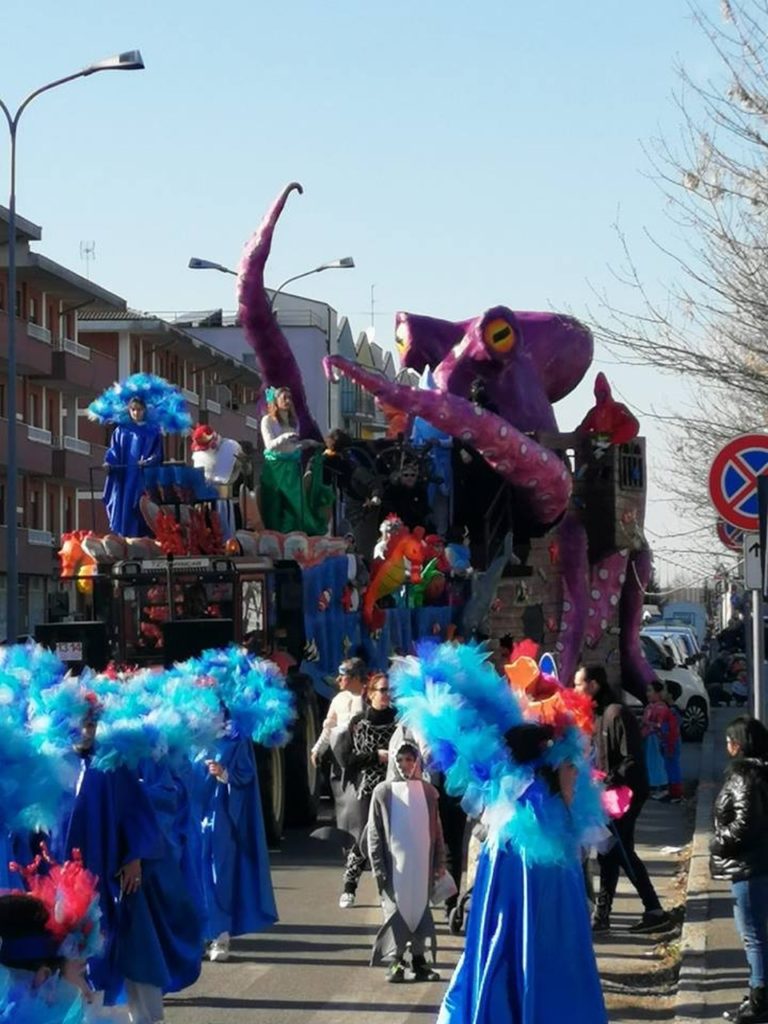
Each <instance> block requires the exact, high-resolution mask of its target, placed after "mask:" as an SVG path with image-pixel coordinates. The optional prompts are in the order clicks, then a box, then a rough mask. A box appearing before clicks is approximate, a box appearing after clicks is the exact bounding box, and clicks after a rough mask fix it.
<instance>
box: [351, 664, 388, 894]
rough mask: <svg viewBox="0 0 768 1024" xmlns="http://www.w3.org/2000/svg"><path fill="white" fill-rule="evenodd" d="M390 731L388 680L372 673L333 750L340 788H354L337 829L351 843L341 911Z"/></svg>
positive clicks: (356, 871) (355, 878) (356, 875)
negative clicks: (358, 709)
mask: <svg viewBox="0 0 768 1024" xmlns="http://www.w3.org/2000/svg"><path fill="white" fill-rule="evenodd" d="M394 731H395V709H394V708H393V707H392V705H391V703H390V699H389V680H388V679H387V677H386V675H385V674H384V673H383V672H381V673H376V674H375V675H372V676H371V678H370V680H369V682H368V687H367V690H366V695H365V698H364V701H363V710H362V711H361V712H360V714H359V715H356V716H355V717H354V718H353V719H352V721H351V722H350V725H349V729H348V730H347V735H346V737H345V742H344V743H339V744H338V746H337V747H336V750H337V756H338V758H339V761H340V763H341V764H342V767H343V768H344V777H343V780H342V782H343V785H344V786H345V787H346V786H350V785H351V786H353V787H354V790H353V792H354V802H353V801H351V800H350V806H349V807H348V810H347V812H346V814H345V819H344V826H341V825H339V827H340V828H341V827H345V828H346V831H347V832H349V834H350V836H351V837H352V840H353V843H352V846H351V848H350V850H349V853H348V854H347V864H346V867H345V869H344V889H343V891H342V893H341V896H340V897H339V906H340V907H341V908H342V910H346V909H348V908H349V907H353V906H354V904H355V899H356V895H357V885H358V882H359V881H360V876H361V875H362V873H363V870H364V868H365V864H366V860H367V858H366V855H365V853H364V852H363V850H362V848H361V846H360V840H361V838H362V834H363V830H364V828H365V826H366V824H367V823H368V811H369V809H370V804H371V794H372V793H373V791H374V789H375V788H376V786H378V784H379V783H380V782H383V781H384V779H385V778H386V774H387V765H388V763H389V743H390V740H391V739H392V735H393V733H394ZM350 796H351V793H350ZM345 799H346V795H345ZM337 824H338V822H337Z"/></svg>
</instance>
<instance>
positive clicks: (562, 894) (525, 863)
mask: <svg viewBox="0 0 768 1024" xmlns="http://www.w3.org/2000/svg"><path fill="white" fill-rule="evenodd" d="M545 789H546V783H544V782H543V781H541V780H537V781H536V782H534V783H533V785H532V787H531V789H530V790H529V791H528V792H527V793H526V794H524V796H523V797H522V798H521V801H522V802H523V803H526V804H528V805H529V806H535V803H536V801H537V800H538V799H540V798H541V797H542V795H543V792H542V791H543V790H545ZM544 799H546V797H544ZM564 827H567V826H565V823H564ZM607 1019H608V1018H607V1016H606V1013H605V1006H604V1004H603V996H602V992H601V989H600V979H599V977H598V974H597V966H596V963H595V957H594V953H593V952H592V932H591V928H590V923H589V913H588V910H587V901H586V895H585V892H584V876H583V874H582V870H581V864H580V862H579V860H578V858H577V857H576V856H575V855H574V857H573V860H572V862H571V863H569V864H546V863H536V862H533V863H532V862H531V861H530V860H529V859H528V858H526V855H525V853H523V852H520V851H519V850H517V849H516V848H515V847H514V846H513V845H512V844H506V845H499V844H497V843H495V842H488V843H486V845H485V847H484V848H483V851H482V853H481V855H480V859H479V861H478V866H477V874H476V876H475V884H474V888H473V890H472V911H471V913H470V915H469V921H468V926H467V941H466V946H465V950H464V955H463V956H462V958H461V960H460V961H459V965H458V967H457V968H456V971H455V973H454V975H453V978H452V979H451V984H450V986H449V988H448V991H447V992H446V995H445V999H444V1001H443V1005H442V1008H441V1011H440V1016H439V1018H438V1024H552V1022H555V1021H568V1024H603V1022H606V1021H607Z"/></svg>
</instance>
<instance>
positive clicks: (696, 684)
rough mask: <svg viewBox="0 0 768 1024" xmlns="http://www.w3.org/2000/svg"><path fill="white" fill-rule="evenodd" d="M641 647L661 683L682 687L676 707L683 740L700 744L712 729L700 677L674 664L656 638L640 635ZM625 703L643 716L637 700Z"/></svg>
mask: <svg viewBox="0 0 768 1024" xmlns="http://www.w3.org/2000/svg"><path fill="white" fill-rule="evenodd" d="M640 643H641V644H642V645H643V654H644V655H645V658H646V661H647V662H648V664H649V665H650V666H651V668H652V669H653V670H654V672H655V673H656V677H657V678H658V680H659V681H660V682H662V683H664V682H666V681H667V680H671V681H672V682H675V683H677V684H678V686H679V687H680V696H679V697H678V698H677V700H676V701H675V705H676V706H677V707H678V708H679V709H680V713H681V715H682V723H681V732H682V735H683V739H684V740H688V741H691V742H693V743H700V742H701V741H702V739H703V738H704V733H705V732H706V731H707V729H708V728H709V719H710V708H709V694H708V693H707V690H706V688H705V686H704V683H703V682H702V680H701V677H700V676H699V675H698V674H697V673H696V672H693V671H691V669H690V668H689V667H688V666H687V665H678V664H675V658H674V656H673V655H672V654H671V653H669V652H668V651H666V650H665V649H664V646H663V642H662V643H660V642H659V641H658V640H657V639H656V637H654V636H649V635H648V634H647V633H646V632H645V631H643V632H642V633H641V634H640ZM673 649H674V648H673ZM624 702H625V704H627V705H628V706H629V707H631V708H632V710H633V711H635V712H636V713H637V714H642V710H643V708H642V704H641V703H640V701H639V700H637V698H635V697H632V696H630V695H629V694H625V695H624Z"/></svg>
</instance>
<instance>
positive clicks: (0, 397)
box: [0, 381, 5, 419]
mask: <svg viewBox="0 0 768 1024" xmlns="http://www.w3.org/2000/svg"><path fill="white" fill-rule="evenodd" d="M0 416H1V417H2V418H3V419H5V381H3V382H2V383H0Z"/></svg>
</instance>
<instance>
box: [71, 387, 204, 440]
mask: <svg viewBox="0 0 768 1024" xmlns="http://www.w3.org/2000/svg"><path fill="white" fill-rule="evenodd" d="M132 398H140V399H141V401H142V402H143V403H144V406H145V407H146V410H147V411H146V420H147V422H148V423H152V424H154V425H156V426H158V427H160V428H161V430H162V431H163V433H165V434H186V433H187V432H188V431H189V430H191V429H192V417H191V416H190V414H189V412H188V411H187V402H186V399H185V398H184V396H183V395H182V393H181V391H179V389H178V388H177V387H174V386H173V385H172V384H169V383H168V381H167V380H164V379H163V378H162V377H156V376H154V374H151V373H134V374H133V375H132V376H130V377H127V378H126V379H125V380H122V381H119V382H118V383H116V384H113V385H112V387H111V388H107V390H106V391H105V392H104V393H103V394H102V395H100V396H99V397H98V398H97V399H95V400H94V401H93V402H91V404H90V405H89V406H88V416H89V418H90V419H92V420H98V421H99V423H116V424H117V425H118V426H127V425H128V424H129V423H131V422H132V420H131V417H130V414H129V412H128V403H129V402H130V401H131V399H132Z"/></svg>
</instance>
